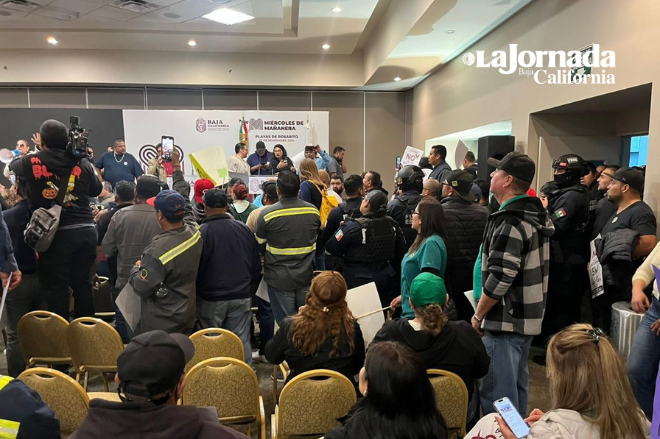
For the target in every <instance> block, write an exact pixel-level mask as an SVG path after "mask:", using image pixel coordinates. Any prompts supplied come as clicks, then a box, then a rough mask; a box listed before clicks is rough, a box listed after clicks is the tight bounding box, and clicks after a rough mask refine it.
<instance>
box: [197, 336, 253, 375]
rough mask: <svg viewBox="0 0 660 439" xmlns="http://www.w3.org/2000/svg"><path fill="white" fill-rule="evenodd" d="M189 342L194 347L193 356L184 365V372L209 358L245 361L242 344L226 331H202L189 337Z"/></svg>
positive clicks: (236, 337)
mask: <svg viewBox="0 0 660 439" xmlns="http://www.w3.org/2000/svg"><path fill="white" fill-rule="evenodd" d="M190 341H192V342H193V345H195V355H194V356H193V357H192V359H191V360H190V361H189V362H188V364H186V368H185V372H188V371H189V370H190V369H192V368H193V367H194V366H195V365H196V364H198V363H201V362H202V361H204V360H208V359H209V358H217V357H229V358H235V359H237V360H241V361H245V351H244V350H243V342H242V341H241V339H240V338H238V336H237V335H236V334H234V333H233V332H231V331H227V330H226V329H220V328H208V329H202V330H201V331H197V332H195V333H194V334H193V335H191V336H190Z"/></svg>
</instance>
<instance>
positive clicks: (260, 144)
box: [257, 140, 266, 149]
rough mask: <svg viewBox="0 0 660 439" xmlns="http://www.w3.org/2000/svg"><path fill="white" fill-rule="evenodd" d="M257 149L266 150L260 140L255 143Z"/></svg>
mask: <svg viewBox="0 0 660 439" xmlns="http://www.w3.org/2000/svg"><path fill="white" fill-rule="evenodd" d="M257 149H266V144H265V143H264V142H262V141H261V140H260V141H258V142H257Z"/></svg>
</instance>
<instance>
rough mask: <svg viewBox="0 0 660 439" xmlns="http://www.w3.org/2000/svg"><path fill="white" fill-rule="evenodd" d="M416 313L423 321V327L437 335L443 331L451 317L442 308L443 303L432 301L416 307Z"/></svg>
mask: <svg viewBox="0 0 660 439" xmlns="http://www.w3.org/2000/svg"><path fill="white" fill-rule="evenodd" d="M415 313H416V314H417V316H418V317H419V319H420V320H421V321H422V329H423V330H424V331H426V332H428V333H430V334H431V335H432V336H434V337H437V336H438V335H440V333H441V332H442V329H443V328H444V327H445V325H446V324H447V322H448V321H449V318H447V315H446V314H445V313H444V311H443V310H442V305H440V304H438V303H432V304H430V305H426V306H422V307H419V308H415Z"/></svg>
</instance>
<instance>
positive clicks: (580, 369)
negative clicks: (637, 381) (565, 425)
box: [547, 324, 646, 439]
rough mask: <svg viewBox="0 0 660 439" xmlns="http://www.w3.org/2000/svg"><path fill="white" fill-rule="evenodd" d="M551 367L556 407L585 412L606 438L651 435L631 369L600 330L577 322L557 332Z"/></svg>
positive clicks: (639, 438) (551, 349) (551, 345)
mask: <svg viewBox="0 0 660 439" xmlns="http://www.w3.org/2000/svg"><path fill="white" fill-rule="evenodd" d="M547 365H548V378H549V379H550V394H551V396H552V408H553V409H560V408H561V409H567V410H574V411H576V412H578V413H580V414H581V415H582V416H583V417H584V418H586V420H587V421H589V422H591V423H592V424H594V425H595V426H597V427H598V428H599V430H600V438H601V439H622V438H626V439H643V438H645V437H646V436H645V435H644V425H643V419H644V415H643V413H642V411H641V409H640V408H639V405H638V404H637V401H636V400H635V397H634V395H633V393H632V389H631V388H630V383H629V382H628V375H627V373H626V365H625V363H624V362H623V359H622V358H621V356H620V355H619V354H618V353H617V352H616V351H615V350H614V348H613V347H612V345H611V344H610V342H609V340H608V339H607V337H606V336H605V335H603V333H602V332H601V331H600V329H598V328H594V327H592V326H591V325H587V324H577V325H572V326H569V327H568V328H566V329H564V330H562V331H560V332H559V333H557V334H555V336H554V337H552V339H551V340H550V343H549V344H548V355H547Z"/></svg>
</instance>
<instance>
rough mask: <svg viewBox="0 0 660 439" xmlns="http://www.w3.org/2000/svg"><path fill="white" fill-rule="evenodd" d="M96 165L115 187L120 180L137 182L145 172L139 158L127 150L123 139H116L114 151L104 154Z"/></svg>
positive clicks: (105, 178) (106, 179)
mask: <svg viewBox="0 0 660 439" xmlns="http://www.w3.org/2000/svg"><path fill="white" fill-rule="evenodd" d="M96 167H97V168H99V170H100V171H101V175H103V179H104V180H105V181H109V182H110V183H111V184H112V187H113V188H114V187H115V185H116V184H117V182H118V181H121V180H126V181H132V182H135V180H136V179H137V178H138V177H139V176H140V175H142V174H144V171H143V170H142V167H141V166H140V163H139V162H138V161H137V159H136V158H135V157H134V156H133V155H132V154H129V153H127V152H126V142H124V140H123V139H117V140H115V149H114V151H111V152H106V153H105V154H103V155H102V156H101V158H100V159H99V161H98V162H97V163H96Z"/></svg>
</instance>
